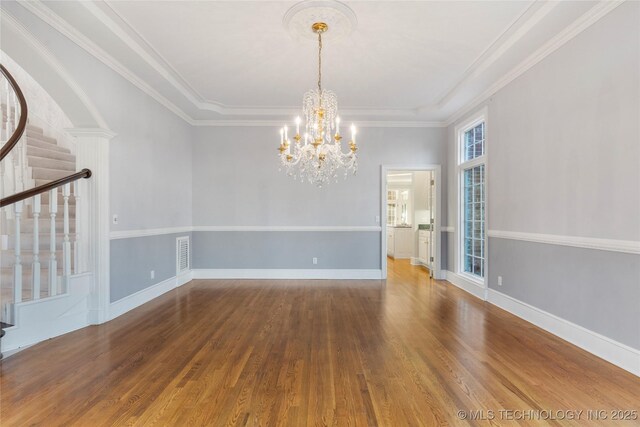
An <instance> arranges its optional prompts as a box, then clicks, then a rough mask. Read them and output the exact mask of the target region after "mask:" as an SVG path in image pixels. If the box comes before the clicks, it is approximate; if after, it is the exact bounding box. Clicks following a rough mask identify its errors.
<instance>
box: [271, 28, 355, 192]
mask: <svg viewBox="0 0 640 427" xmlns="http://www.w3.org/2000/svg"><path fill="white" fill-rule="evenodd" d="M311 29H312V31H313V32H314V33H316V34H317V35H318V88H317V89H312V90H310V91H308V92H307V93H305V94H304V97H303V99H302V112H303V114H304V122H305V123H304V134H302V135H301V134H300V124H301V119H300V117H299V116H298V117H297V118H296V120H295V126H296V133H295V135H294V137H293V140H294V142H293V143H292V142H291V141H290V140H289V128H288V126H284V127H283V128H282V129H280V147H279V148H278V150H279V151H280V161H281V163H282V166H283V168H284V169H285V170H286V172H287V174H288V175H289V176H293V177H294V179H297V178H299V179H300V180H301V181H308V182H310V183H312V184H316V185H317V186H318V187H321V186H322V185H323V184H325V183H328V182H329V181H330V180H332V179H334V180H336V181H337V178H338V173H339V172H340V171H344V176H345V178H346V176H347V174H348V173H349V172H352V173H353V174H354V175H355V173H356V171H357V169H358V159H357V156H356V151H357V150H358V147H357V146H356V128H355V126H354V125H353V124H352V125H351V141H349V150H348V151H347V152H346V153H343V152H342V146H341V142H340V141H341V140H342V136H341V135H340V117H338V97H337V96H336V94H335V92H333V91H330V90H327V89H323V88H322V34H323V33H325V32H326V31H327V30H328V29H329V27H328V26H327V24H325V23H324V22H316V23H315V24H313V25H312V26H311Z"/></svg>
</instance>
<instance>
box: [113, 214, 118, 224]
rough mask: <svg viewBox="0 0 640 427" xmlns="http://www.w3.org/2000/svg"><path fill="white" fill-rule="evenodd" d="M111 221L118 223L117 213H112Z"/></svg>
mask: <svg viewBox="0 0 640 427" xmlns="http://www.w3.org/2000/svg"><path fill="white" fill-rule="evenodd" d="M113 223H114V224H117V223H118V215H117V214H114V215H113Z"/></svg>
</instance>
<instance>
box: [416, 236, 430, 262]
mask: <svg viewBox="0 0 640 427" xmlns="http://www.w3.org/2000/svg"><path fill="white" fill-rule="evenodd" d="M429 239H430V232H429V230H420V231H418V260H419V261H420V263H421V264H423V265H429V258H431V253H430V252H431V251H430V245H429V243H430V242H429Z"/></svg>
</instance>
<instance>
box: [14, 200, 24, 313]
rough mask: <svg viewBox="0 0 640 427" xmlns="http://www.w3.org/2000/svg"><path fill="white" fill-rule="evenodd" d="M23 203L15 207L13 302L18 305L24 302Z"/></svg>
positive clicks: (16, 204) (18, 203)
mask: <svg viewBox="0 0 640 427" xmlns="http://www.w3.org/2000/svg"><path fill="white" fill-rule="evenodd" d="M22 206H23V205H22V202H21V201H20V202H17V203H15V204H14V205H13V212H14V214H15V218H14V221H15V226H16V227H15V236H14V238H15V246H14V250H15V263H14V264H13V289H14V294H13V301H14V302H16V303H18V302H21V301H22V255H21V254H20V225H21V219H22Z"/></svg>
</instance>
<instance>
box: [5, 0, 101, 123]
mask: <svg viewBox="0 0 640 427" xmlns="http://www.w3.org/2000/svg"><path fill="white" fill-rule="evenodd" d="M0 22H3V23H4V25H7V26H8V27H10V28H13V29H14V30H15V31H16V32H17V33H18V35H19V36H21V37H22V39H23V40H24V41H25V42H26V43H28V44H30V45H31V46H32V47H33V48H34V49H35V50H36V52H38V53H39V54H40V56H41V58H42V59H43V60H44V61H45V62H47V63H48V64H49V65H50V66H51V68H52V69H53V70H54V71H55V72H56V73H57V74H58V76H60V78H61V79H62V80H64V81H65V83H66V84H67V85H69V88H71V90H72V91H73V92H74V93H75V94H76V96H77V97H78V99H80V101H81V102H82V104H83V105H84V106H85V107H86V109H87V110H88V111H89V113H90V114H91V116H92V117H93V119H94V120H95V122H96V124H98V125H99V126H100V127H102V128H108V127H109V126H108V125H107V122H106V121H105V119H104V118H103V117H102V115H101V114H100V112H99V111H98V109H97V108H96V106H95V105H94V104H93V102H91V99H90V98H89V96H88V95H87V93H86V92H85V91H84V90H83V89H82V88H81V87H80V86H78V84H76V82H75V80H74V79H73V78H72V77H71V75H70V74H69V72H68V71H67V70H66V69H65V68H64V66H63V65H62V64H61V63H60V61H58V60H57V59H56V58H55V56H53V54H52V53H51V52H50V51H49V49H47V47H46V46H45V45H43V44H42V43H40V41H39V40H37V39H36V38H35V37H34V36H33V35H32V34H31V33H30V32H29V30H28V29H27V28H25V26H24V25H22V24H21V23H20V22H19V21H18V20H17V19H16V18H15V17H14V16H13V15H11V14H10V13H9V12H7V11H6V10H2V13H0Z"/></svg>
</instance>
